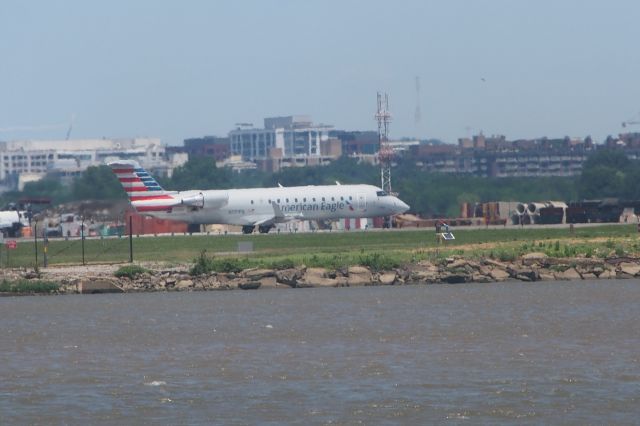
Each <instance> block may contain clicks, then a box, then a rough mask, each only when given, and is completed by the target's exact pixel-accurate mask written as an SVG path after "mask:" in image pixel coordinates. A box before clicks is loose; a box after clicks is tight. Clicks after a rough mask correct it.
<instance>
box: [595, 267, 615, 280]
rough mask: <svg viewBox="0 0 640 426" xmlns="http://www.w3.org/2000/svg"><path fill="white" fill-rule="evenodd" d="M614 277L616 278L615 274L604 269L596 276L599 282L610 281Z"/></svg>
mask: <svg viewBox="0 0 640 426" xmlns="http://www.w3.org/2000/svg"><path fill="white" fill-rule="evenodd" d="M615 277H616V272H615V271H612V270H610V269H605V270H604V271H603V272H602V273H601V274H600V275H598V278H600V279H601V280H610V279H613V278H615Z"/></svg>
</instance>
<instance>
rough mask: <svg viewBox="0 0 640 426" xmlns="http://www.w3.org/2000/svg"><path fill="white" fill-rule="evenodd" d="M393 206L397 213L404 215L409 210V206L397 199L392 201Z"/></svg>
mask: <svg viewBox="0 0 640 426" xmlns="http://www.w3.org/2000/svg"><path fill="white" fill-rule="evenodd" d="M393 204H394V206H395V208H396V211H397V212H398V213H404V212H406V211H407V210H409V205H408V204H407V203H405V202H404V201H402V200H401V199H399V198H396V199H395V200H394V203H393Z"/></svg>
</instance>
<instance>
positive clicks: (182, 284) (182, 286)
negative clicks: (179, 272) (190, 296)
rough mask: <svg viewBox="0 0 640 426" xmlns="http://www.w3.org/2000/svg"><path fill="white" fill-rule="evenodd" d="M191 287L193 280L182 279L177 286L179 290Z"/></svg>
mask: <svg viewBox="0 0 640 426" xmlns="http://www.w3.org/2000/svg"><path fill="white" fill-rule="evenodd" d="M191 287H193V281H192V280H180V281H178V283H177V284H176V286H175V288H176V289H177V290H188V289H189V288H191Z"/></svg>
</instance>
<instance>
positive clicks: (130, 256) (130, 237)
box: [129, 215, 133, 263]
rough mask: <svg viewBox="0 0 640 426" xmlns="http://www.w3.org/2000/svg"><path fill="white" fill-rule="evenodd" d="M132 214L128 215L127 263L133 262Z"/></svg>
mask: <svg viewBox="0 0 640 426" xmlns="http://www.w3.org/2000/svg"><path fill="white" fill-rule="evenodd" d="M132 219H133V216H131V215H130V216H129V263H133V220H132Z"/></svg>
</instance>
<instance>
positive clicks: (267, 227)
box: [258, 225, 273, 234]
mask: <svg viewBox="0 0 640 426" xmlns="http://www.w3.org/2000/svg"><path fill="white" fill-rule="evenodd" d="M271 228H273V225H260V226H258V231H260V233H261V234H268V233H269V231H270V230H271Z"/></svg>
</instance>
